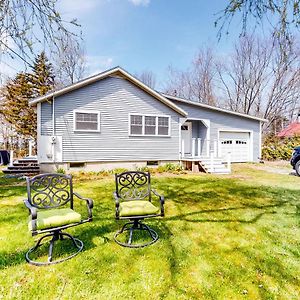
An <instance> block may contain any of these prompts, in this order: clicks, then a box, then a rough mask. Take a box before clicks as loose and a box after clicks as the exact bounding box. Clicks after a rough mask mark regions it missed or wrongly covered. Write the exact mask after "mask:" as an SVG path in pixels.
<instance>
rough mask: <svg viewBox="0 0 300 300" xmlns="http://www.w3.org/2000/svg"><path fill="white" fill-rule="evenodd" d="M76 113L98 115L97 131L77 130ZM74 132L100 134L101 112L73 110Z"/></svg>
mask: <svg viewBox="0 0 300 300" xmlns="http://www.w3.org/2000/svg"><path fill="white" fill-rule="evenodd" d="M76 113H86V114H97V123H98V124H97V129H95V130H93V129H76ZM73 131H74V132H100V111H94V110H86V109H75V110H73Z"/></svg>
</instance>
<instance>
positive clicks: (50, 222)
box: [28, 208, 81, 230]
mask: <svg viewBox="0 0 300 300" xmlns="http://www.w3.org/2000/svg"><path fill="white" fill-rule="evenodd" d="M80 221H81V215H80V214H79V213H77V212H75V211H74V210H72V209H70V208H60V209H48V210H39V211H38V213H37V230H42V229H47V228H52V227H60V226H64V225H69V224H72V223H77V222H80ZM28 228H29V230H31V221H30V222H29V223H28Z"/></svg>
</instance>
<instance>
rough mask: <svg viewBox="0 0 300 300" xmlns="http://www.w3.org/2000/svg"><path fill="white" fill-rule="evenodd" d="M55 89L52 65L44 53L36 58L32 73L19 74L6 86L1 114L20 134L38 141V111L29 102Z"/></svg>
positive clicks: (0, 109)
mask: <svg viewBox="0 0 300 300" xmlns="http://www.w3.org/2000/svg"><path fill="white" fill-rule="evenodd" d="M53 87H54V75H53V71H52V65H51V63H49V62H48V60H47V58H46V55H45V53H44V52H42V53H41V54H39V55H38V56H37V57H36V59H35V62H34V66H33V68H32V72H30V73H23V72H22V73H18V74H17V75H16V77H15V78H14V79H12V80H10V81H9V82H8V83H7V84H6V86H5V88H4V92H3V93H2V97H3V105H2V107H1V108H0V113H1V114H2V115H3V116H4V119H5V120H6V121H7V122H8V123H10V124H11V125H12V126H13V128H14V129H15V130H16V132H17V133H18V134H20V135H22V136H24V137H25V138H30V137H31V138H34V139H36V130H37V126H36V125H37V121H36V111H35V109H34V108H33V107H31V106H29V104H28V101H29V100H30V99H31V98H35V97H38V96H41V95H45V94H46V93H47V92H48V91H50V90H52V89H53Z"/></svg>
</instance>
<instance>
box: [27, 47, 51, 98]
mask: <svg viewBox="0 0 300 300" xmlns="http://www.w3.org/2000/svg"><path fill="white" fill-rule="evenodd" d="M30 78H31V79H30V81H31V83H32V88H33V97H38V96H42V95H45V94H47V92H49V91H50V90H52V89H53V87H54V74H53V66H52V64H51V63H50V62H49V61H48V59H47V57H46V54H45V52H44V51H43V52H42V53H41V54H39V55H38V56H37V57H36V58H35V61H34V65H33V68H32V73H31V75H30Z"/></svg>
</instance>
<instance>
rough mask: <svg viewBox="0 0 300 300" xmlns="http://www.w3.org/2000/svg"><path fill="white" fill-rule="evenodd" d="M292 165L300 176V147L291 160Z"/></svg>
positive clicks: (295, 150)
mask: <svg viewBox="0 0 300 300" xmlns="http://www.w3.org/2000/svg"><path fill="white" fill-rule="evenodd" d="M291 165H292V166H293V169H294V170H295V171H296V173H297V175H298V176H300V146H298V147H296V148H295V149H294V152H293V155H292V158H291Z"/></svg>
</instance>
